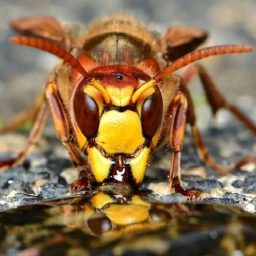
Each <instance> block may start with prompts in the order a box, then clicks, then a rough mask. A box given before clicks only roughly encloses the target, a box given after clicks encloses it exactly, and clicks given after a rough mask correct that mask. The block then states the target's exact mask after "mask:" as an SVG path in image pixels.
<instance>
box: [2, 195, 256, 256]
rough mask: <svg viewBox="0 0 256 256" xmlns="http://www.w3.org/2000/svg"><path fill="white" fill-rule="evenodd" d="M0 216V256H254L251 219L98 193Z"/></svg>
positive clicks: (227, 210)
mask: <svg viewBox="0 0 256 256" xmlns="http://www.w3.org/2000/svg"><path fill="white" fill-rule="evenodd" d="M48 204H51V205H53V206H46V205H34V206H26V207H23V208H20V209H16V210H12V211H8V212H4V213H1V214H0V241H1V242H0V255H14V254H17V253H18V252H19V254H18V255H23V256H25V255H31V256H32V255H34V256H35V255H47V256H50V255H130V254H135V255H138V254H139V255H167V254H171V255H188V253H190V254H191V255H205V254H207V255H234V253H235V252H242V253H243V254H242V255H256V244H255V241H256V225H255V223H256V216H255V215H251V214H248V213H244V212H242V211H241V210H238V209H235V208H231V207H225V206H216V205H215V206H209V205H196V204H194V205H184V204H163V203H161V202H154V203H152V202H150V201H148V200H147V197H146V196H144V197H141V196H139V195H128V194H127V195H125V196H123V195H122V196H121V195H115V194H113V193H112V192H109V193H106V192H98V193H96V194H94V195H91V196H88V197H87V198H81V197H79V198H71V199H68V200H66V201H64V202H63V201H61V202H58V201H56V202H48Z"/></svg>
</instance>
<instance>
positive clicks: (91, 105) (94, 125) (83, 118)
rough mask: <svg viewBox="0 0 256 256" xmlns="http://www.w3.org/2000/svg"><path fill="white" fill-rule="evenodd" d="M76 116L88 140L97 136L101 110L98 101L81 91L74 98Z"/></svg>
mask: <svg viewBox="0 0 256 256" xmlns="http://www.w3.org/2000/svg"><path fill="white" fill-rule="evenodd" d="M74 115H75V119H76V122H77V124H78V127H79V128H80V130H81V131H82V133H83V134H84V135H85V137H86V138H87V139H90V138H94V137H96V135H97V132H98V127H99V108H98V105H97V103H96V101H95V100H94V99H93V98H92V97H91V96H89V95H88V94H86V93H84V91H83V90H82V89H81V90H79V91H78V92H77V93H76V95H75V97H74Z"/></svg>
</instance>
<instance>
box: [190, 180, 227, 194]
mask: <svg viewBox="0 0 256 256" xmlns="http://www.w3.org/2000/svg"><path fill="white" fill-rule="evenodd" d="M186 188H187V189H196V190H199V191H202V192H207V193H209V192H211V190H212V189H216V188H223V185H222V183H221V182H220V181H218V180H213V179H206V180H199V181H195V182H189V183H188V184H187V185H186Z"/></svg>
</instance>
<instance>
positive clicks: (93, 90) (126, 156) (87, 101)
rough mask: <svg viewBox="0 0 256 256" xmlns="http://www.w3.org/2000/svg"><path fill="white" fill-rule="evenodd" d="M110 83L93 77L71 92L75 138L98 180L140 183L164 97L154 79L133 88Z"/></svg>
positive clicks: (157, 132)
mask: <svg viewBox="0 0 256 256" xmlns="http://www.w3.org/2000/svg"><path fill="white" fill-rule="evenodd" d="M112 75H113V76H115V77H116V78H117V79H123V78H122V76H125V74H121V73H116V74H112ZM109 81H111V80H110V79H109V80H108V84H106V83H103V82H102V81H100V80H96V79H93V80H91V81H90V82H89V83H88V84H85V85H81V86H80V88H78V89H77V91H76V92H75V93H74V96H73V99H72V106H71V109H73V112H72V113H71V118H72V123H73V125H74V130H75V134H76V137H77V141H78V144H79V148H80V149H81V150H82V151H83V152H84V153H85V154H87V161H88V165H89V167H90V168H91V171H92V173H93V175H94V177H95V180H96V181H97V182H103V181H114V182H126V183H130V184H132V185H138V184H140V183H141V182H142V180H143V178H144V175H145V171H146V168H147V164H148V161H149V158H150V155H151V152H152V150H153V149H154V148H155V147H156V144H157V142H158V139H159V136H160V128H161V123H162V112H163V103H162V96H161V93H160V90H159V89H158V87H157V85H156V84H155V82H154V81H153V80H149V81H147V82H142V83H141V84H139V83H138V85H136V86H134V84H129V83H127V84H126V83H124V82H122V84H121V86H120V85H118V84H116V83H113V84H111V83H109Z"/></svg>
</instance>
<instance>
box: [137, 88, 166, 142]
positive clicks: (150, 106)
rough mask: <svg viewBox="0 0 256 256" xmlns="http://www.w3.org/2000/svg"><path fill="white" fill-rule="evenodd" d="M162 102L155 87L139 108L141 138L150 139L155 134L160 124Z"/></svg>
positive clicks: (159, 93)
mask: <svg viewBox="0 0 256 256" xmlns="http://www.w3.org/2000/svg"><path fill="white" fill-rule="evenodd" d="M162 115H163V100H162V95H161V92H160V90H159V89H158V88H157V87H156V88H155V92H154V93H153V94H151V95H150V96H149V97H148V98H147V99H146V100H145V101H144V102H143V105H142V108H141V122H142V129H143V136H144V137H145V138H149V139H151V138H152V137H153V136H154V135H155V134H156V132H157V130H158V128H159V127H160V125H161V122H162Z"/></svg>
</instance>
